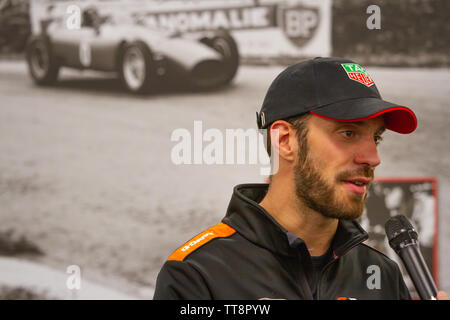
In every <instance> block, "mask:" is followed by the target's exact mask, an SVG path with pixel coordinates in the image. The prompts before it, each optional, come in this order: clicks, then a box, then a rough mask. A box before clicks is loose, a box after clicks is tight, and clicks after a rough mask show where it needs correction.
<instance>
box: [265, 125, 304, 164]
mask: <svg viewBox="0 0 450 320" xmlns="http://www.w3.org/2000/svg"><path fill="white" fill-rule="evenodd" d="M270 140H271V144H272V148H273V151H274V152H276V153H277V154H278V155H279V157H280V158H282V159H284V160H286V161H295V159H296V155H297V149H298V146H297V136H296V132H295V130H294V129H293V128H292V126H291V125H290V124H289V123H288V122H286V121H284V120H277V121H275V122H274V123H272V125H271V126H270Z"/></svg>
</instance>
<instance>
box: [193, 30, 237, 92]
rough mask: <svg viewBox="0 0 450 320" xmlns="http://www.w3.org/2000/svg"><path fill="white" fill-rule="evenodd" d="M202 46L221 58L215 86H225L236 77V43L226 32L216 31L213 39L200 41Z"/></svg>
mask: <svg viewBox="0 0 450 320" xmlns="http://www.w3.org/2000/svg"><path fill="white" fill-rule="evenodd" d="M201 42H203V43H204V44H206V45H208V46H210V47H211V48H213V49H214V50H216V51H217V52H219V53H220V55H221V56H222V59H223V60H222V67H221V72H220V75H218V79H217V81H214V82H216V83H215V84H217V85H226V84H228V83H229V82H230V81H231V80H233V78H234V77H235V75H236V72H237V70H238V67H239V51H238V47H237V44H236V41H235V40H234V39H233V37H232V36H231V35H230V34H229V33H228V32H226V31H223V30H221V31H218V32H217V33H216V35H215V36H214V37H211V38H204V39H202V40H201Z"/></svg>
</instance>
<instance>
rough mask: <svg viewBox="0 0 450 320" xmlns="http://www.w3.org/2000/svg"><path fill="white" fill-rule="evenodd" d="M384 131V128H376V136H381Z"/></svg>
mask: <svg viewBox="0 0 450 320" xmlns="http://www.w3.org/2000/svg"><path fill="white" fill-rule="evenodd" d="M385 131H386V127H385V126H381V127H379V128H378V130H377V131H375V133H376V134H382V133H383V132H385Z"/></svg>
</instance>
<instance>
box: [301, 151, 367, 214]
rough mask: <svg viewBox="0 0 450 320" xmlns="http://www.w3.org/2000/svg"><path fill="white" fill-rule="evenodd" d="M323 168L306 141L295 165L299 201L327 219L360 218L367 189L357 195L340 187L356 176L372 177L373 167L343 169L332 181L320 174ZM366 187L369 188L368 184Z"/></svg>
mask: <svg viewBox="0 0 450 320" xmlns="http://www.w3.org/2000/svg"><path fill="white" fill-rule="evenodd" d="M320 168H321V165H320V163H319V161H317V160H315V159H312V158H311V155H310V152H309V148H308V146H307V143H303V147H302V148H301V149H300V150H299V161H298V163H297V165H296V166H295V168H294V179H295V189H296V195H297V198H298V200H299V201H300V203H303V204H304V205H306V206H307V207H309V208H310V209H312V210H314V211H316V212H318V213H320V214H322V215H323V216H325V217H328V218H335V219H343V220H355V219H358V218H359V217H361V215H362V213H363V211H364V207H365V202H366V198H367V192H366V193H364V194H356V193H350V192H347V191H344V192H342V190H339V189H340V188H341V187H342V185H341V184H342V182H343V181H344V180H347V179H350V178H354V177H356V176H364V177H368V178H370V179H373V175H374V170H373V169H371V168H367V167H364V168H361V169H360V170H357V171H343V172H340V173H339V174H337V175H336V176H335V178H334V181H333V182H332V183H330V182H328V181H327V180H326V179H325V178H324V177H323V176H322V175H321V173H320V172H321V171H320ZM338 188H339V189H338ZM366 188H367V189H366V190H368V188H369V185H367V186H366ZM338 191H341V192H338Z"/></svg>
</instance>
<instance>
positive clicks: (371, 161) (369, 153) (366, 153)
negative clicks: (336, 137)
mask: <svg viewBox="0 0 450 320" xmlns="http://www.w3.org/2000/svg"><path fill="white" fill-rule="evenodd" d="M355 163H357V164H364V165H366V166H370V167H372V168H375V167H376V166H378V165H379V164H380V163H381V159H380V156H379V155H378V149H377V145H376V144H375V141H373V140H370V141H369V140H365V141H364V142H362V143H361V144H359V145H358V149H357V150H356V153H355Z"/></svg>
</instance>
